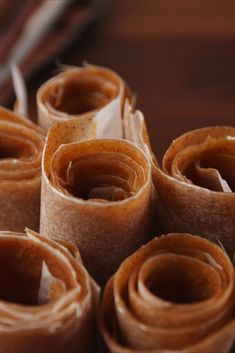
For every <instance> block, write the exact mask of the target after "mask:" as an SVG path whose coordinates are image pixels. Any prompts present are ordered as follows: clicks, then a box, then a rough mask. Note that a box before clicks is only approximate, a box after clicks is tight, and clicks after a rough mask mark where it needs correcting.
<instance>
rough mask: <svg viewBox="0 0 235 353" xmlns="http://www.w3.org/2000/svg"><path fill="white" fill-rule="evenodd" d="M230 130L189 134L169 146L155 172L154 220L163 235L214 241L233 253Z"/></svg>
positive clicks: (234, 181) (234, 186)
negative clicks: (180, 234) (182, 234)
mask: <svg viewBox="0 0 235 353" xmlns="http://www.w3.org/2000/svg"><path fill="white" fill-rule="evenodd" d="M234 165H235V128H232V127H222V126H221V127H209V128H203V129H198V130H194V131H190V132H188V133H186V134H184V135H182V136H180V137H179V138H177V139H176V140H175V141H173V142H172V144H171V145H170V147H169V148H168V150H167V151H166V153H165V155H164V158H163V162H162V170H161V169H160V168H155V170H154V183H155V187H156V191H157V195H158V201H159V202H158V212H159V222H161V224H162V226H163V229H164V231H166V232H171V231H179V232H190V233H193V234H200V235H203V236H205V237H207V238H208V239H212V240H214V239H215V238H218V239H220V241H221V243H222V244H223V246H224V247H225V249H226V250H227V251H228V253H229V255H232V254H233V252H234V250H235V238H234V236H235V193H234V191H235V169H234Z"/></svg>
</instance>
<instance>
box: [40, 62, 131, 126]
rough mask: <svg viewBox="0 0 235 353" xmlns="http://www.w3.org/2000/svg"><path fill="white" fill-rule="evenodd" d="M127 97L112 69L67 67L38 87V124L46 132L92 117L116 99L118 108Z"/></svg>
mask: <svg viewBox="0 0 235 353" xmlns="http://www.w3.org/2000/svg"><path fill="white" fill-rule="evenodd" d="M129 96H130V93H129V88H128V87H127V85H126V83H125V82H124V81H123V80H122V78H121V77H120V76H118V75H117V74H116V73H115V72H114V71H112V70H109V69H107V68H103V67H99V66H93V65H86V66H84V67H70V68H67V69H65V70H64V71H63V72H62V73H60V74H58V75H56V76H55V77H53V78H51V79H50V80H49V81H47V82H45V83H44V84H43V85H42V86H41V87H40V89H39V91H38V93H37V105H38V120H39V125H40V126H41V127H42V128H43V129H45V130H48V129H49V128H50V127H51V126H52V125H53V124H54V123H56V122H61V121H63V120H68V119H70V118H72V117H73V118H74V117H81V116H84V115H89V116H90V115H93V114H95V113H97V112H98V111H99V110H100V109H101V108H104V107H105V106H106V105H107V104H109V103H111V102H112V101H115V100H116V99H118V100H119V101H120V108H121V109H122V108H123V107H124V100H125V98H127V97H129Z"/></svg>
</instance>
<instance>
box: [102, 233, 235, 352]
mask: <svg viewBox="0 0 235 353" xmlns="http://www.w3.org/2000/svg"><path fill="white" fill-rule="evenodd" d="M234 289H235V286H234V269H233V266H232V263H231V262H230V260H229V258H228V257H227V255H226V253H225V252H224V251H223V250H222V249H221V248H220V247H219V246H217V245H215V244H213V243H212V242H210V241H208V240H207V239H204V238H201V237H198V236H192V235H190V234H175V233H172V234H168V235H166V236H161V237H159V238H155V239H154V240H152V241H151V242H149V243H148V244H147V245H144V246H142V247H141V248H140V249H139V250H138V251H137V252H136V253H134V254H133V255H131V256H130V257H129V258H127V259H126V260H125V261H124V262H123V263H122V265H121V266H120V267H119V269H118V271H117V272H116V273H115V275H114V276H113V277H112V278H111V279H110V280H109V282H108V284H107V286H106V288H105V291H104V295H103V299H102V303H101V314H100V316H101V323H100V324H101V331H102V334H103V337H104V340H105V342H106V344H107V346H108V348H109V351H110V352H111V353H137V352H139V353H151V352H152V353H171V352H172V353H173V352H177V353H179V352H182V353H212V352H213V353H228V352H229V351H230V349H231V347H232V344H233V341H234V337H235V321H234V302H235V297H234Z"/></svg>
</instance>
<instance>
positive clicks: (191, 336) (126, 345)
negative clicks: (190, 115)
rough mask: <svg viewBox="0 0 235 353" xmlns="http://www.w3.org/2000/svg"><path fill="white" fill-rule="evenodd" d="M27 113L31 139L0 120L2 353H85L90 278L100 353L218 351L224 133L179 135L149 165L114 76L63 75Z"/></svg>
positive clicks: (233, 143)
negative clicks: (34, 112)
mask: <svg viewBox="0 0 235 353" xmlns="http://www.w3.org/2000/svg"><path fill="white" fill-rule="evenodd" d="M19 103H20V102H19ZM37 104H38V118H39V125H40V127H38V126H37V125H35V124H33V123H32V122H30V121H29V120H28V119H26V118H23V117H21V116H20V115H18V114H17V113H12V112H10V111H8V110H6V109H4V108H0V231H2V232H0V265H1V266H0V280H1V283H2V286H1V289H0V300H1V301H0V341H1V344H0V353H1V352H2V353H3V352H4V353H16V352H17V353H29V352H30V353H31V352H32V350H34V352H35V353H42V352H43V353H60V352H66V353H76V352H78V351H79V352H80V353H94V352H96V351H97V346H96V342H97V340H96V324H95V321H96V314H97V310H98V298H99V289H98V286H97V285H96V284H95V282H94V280H93V279H91V277H90V275H91V276H92V277H94V279H95V280H96V281H97V282H98V283H99V284H100V285H101V286H103V287H105V290H104V293H103V298H102V302H101V306H100V309H99V316H100V330H101V333H102V335H103V338H104V341H105V343H106V346H107V348H108V349H109V351H110V352H111V353H137V352H139V353H151V352H152V353H180V352H182V353H229V352H230V350H231V348H232V346H233V343H234V339H235V318H234V309H235V276H234V275H235V273H234V268H233V265H232V263H231V261H230V259H229V257H228V255H227V254H226V252H225V251H224V249H222V247H219V246H218V245H216V244H215V241H217V242H218V243H219V244H220V245H221V243H222V245H223V246H224V247H225V249H226V250H227V251H228V253H229V255H230V256H232V255H233V253H234V250H235V240H234V237H235V198H234V191H235V172H234V161H235V152H234V151H235V128H232V127H209V128H203V129H199V130H194V131H190V132H188V133H186V134H184V135H183V136H181V137H179V138H178V139H176V140H175V141H173V142H172V144H171V145H170V147H169V149H168V150H167V151H166V153H165V155H164V158H163V163H162V167H161V166H160V165H159V164H158V162H157V160H156V157H155V156H154V154H153V152H152V150H151V145H150V141H149V137H148V130H147V127H146V124H145V118H144V115H143V114H142V113H141V112H140V111H138V110H135V107H134V105H133V98H132V93H131V91H130V89H129V88H128V85H127V84H126V82H125V81H124V80H123V79H122V78H121V77H120V76H119V75H118V74H116V73H115V72H113V71H112V70H109V69H106V68H102V67H97V66H92V65H86V66H85V67H82V68H76V67H70V68H69V67H66V68H65V69H64V70H63V72H61V73H60V74H58V75H56V76H55V77H54V78H52V79H50V80H49V81H47V82H45V83H44V84H43V85H42V86H41V87H40V89H39V91H38V94H37ZM45 134H46V138H45ZM40 200H41V201H40ZM39 223H40V233H41V234H43V236H42V235H39V234H37V233H35V232H33V231H32V230H38V228H39ZM158 226H161V228H162V229H163V230H164V232H165V233H168V232H181V233H172V234H168V235H165V236H160V237H158V238H154V239H153V240H151V239H152V238H153V237H154V236H155V235H156V233H155V232H154V231H153V229H157V228H158ZM25 227H28V228H30V229H32V230H27V231H26V234H22V233H15V232H22V231H23V230H24V228H25ZM186 233H187V234H186ZM192 234H196V235H192ZM206 238H207V239H206ZM212 241H214V243H213V242H212ZM144 244H146V245H144ZM77 248H78V249H79V252H78V250H77ZM80 254H81V257H80ZM81 259H82V260H81ZM88 273H89V274H88ZM102 353H103V351H102Z"/></svg>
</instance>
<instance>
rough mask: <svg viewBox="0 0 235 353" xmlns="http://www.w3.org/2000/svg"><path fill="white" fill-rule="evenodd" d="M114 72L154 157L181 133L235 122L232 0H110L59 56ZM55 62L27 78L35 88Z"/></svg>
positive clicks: (65, 60)
mask: <svg viewBox="0 0 235 353" xmlns="http://www.w3.org/2000/svg"><path fill="white" fill-rule="evenodd" d="M59 59H60V61H61V62H62V63H64V64H73V65H74V64H75V65H81V63H82V62H83V61H84V60H85V61H88V62H90V63H94V64H99V65H104V66H108V67H110V68H112V69H114V70H116V71H117V72H119V73H120V75H122V76H123V77H124V78H125V79H126V80H127V81H128V82H129V84H130V86H131V87H132V89H133V90H134V91H135V92H136V93H137V94H138V105H137V106H138V107H139V108H140V109H141V110H142V111H143V112H144V113H145V116H146V120H147V125H148V128H149V132H150V137H151V141H152V145H153V149H154V151H155V152H156V154H157V156H158V158H159V159H160V158H161V156H162V154H163V152H164V151H165V149H166V148H167V146H168V145H169V143H170V142H171V141H172V139H174V138H176V137H177V136H178V135H180V134H181V133H183V132H185V131H187V130H190V129H193V128H197V127H202V126H208V125H215V124H218V125H225V124H226V125H234V122H235V2H233V1H232V0H231V1H227V0H223V1H222V0H221V1H218V0H172V1H169V0H114V1H110V6H109V10H108V11H107V12H106V15H105V17H104V18H103V19H102V20H101V21H100V22H99V23H97V24H96V25H95V26H94V27H93V28H92V29H91V30H89V31H88V32H86V33H85V34H84V36H83V38H82V40H81V38H80V39H79V40H78V42H77V43H75V45H73V46H72V47H71V48H70V50H69V51H67V52H66V53H64V54H63V55H62V56H61V57H60V58H59ZM54 68H55V62H53V63H51V64H50V65H49V66H47V67H46V68H45V69H44V70H43V71H42V72H41V73H40V74H39V75H38V76H37V77H35V78H34V79H33V80H31V82H29V91H30V101H31V108H32V110H35V92H36V90H37V88H38V87H39V85H40V84H41V83H42V82H43V81H45V80H46V79H47V78H49V77H50V76H51V75H52V74H53V69H54Z"/></svg>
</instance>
